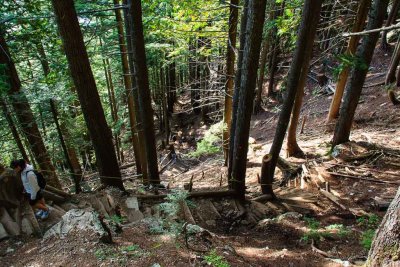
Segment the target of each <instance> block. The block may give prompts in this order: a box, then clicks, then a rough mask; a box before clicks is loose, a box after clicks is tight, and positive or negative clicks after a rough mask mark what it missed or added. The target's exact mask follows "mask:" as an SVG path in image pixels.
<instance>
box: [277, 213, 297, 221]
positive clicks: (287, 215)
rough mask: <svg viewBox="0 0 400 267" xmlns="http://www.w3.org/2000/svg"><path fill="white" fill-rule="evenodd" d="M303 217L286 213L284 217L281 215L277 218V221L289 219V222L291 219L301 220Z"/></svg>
mask: <svg viewBox="0 0 400 267" xmlns="http://www.w3.org/2000/svg"><path fill="white" fill-rule="evenodd" d="M301 217H303V215H302V214H300V213H298V212H286V213H284V214H282V215H279V216H278V217H277V221H278V222H281V221H284V220H287V219H289V220H290V219H294V220H299V219H300V218H301Z"/></svg>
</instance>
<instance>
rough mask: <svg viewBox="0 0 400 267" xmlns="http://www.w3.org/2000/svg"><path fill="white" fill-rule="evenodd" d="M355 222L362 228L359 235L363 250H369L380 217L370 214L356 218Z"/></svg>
mask: <svg viewBox="0 0 400 267" xmlns="http://www.w3.org/2000/svg"><path fill="white" fill-rule="evenodd" d="M357 223H358V225H359V226H360V227H361V228H363V229H364V231H363V232H362V233H361V236H360V244H361V245H362V246H363V248H364V249H365V250H369V249H370V248H371V246H372V241H373V239H374V236H375V232H376V229H377V228H378V226H379V223H380V218H379V217H378V216H377V215H376V214H370V215H366V216H362V217H360V218H358V219H357Z"/></svg>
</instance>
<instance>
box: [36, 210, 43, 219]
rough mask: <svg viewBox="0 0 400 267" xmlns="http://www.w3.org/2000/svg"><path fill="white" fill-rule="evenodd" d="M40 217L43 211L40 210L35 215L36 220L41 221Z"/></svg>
mask: <svg viewBox="0 0 400 267" xmlns="http://www.w3.org/2000/svg"><path fill="white" fill-rule="evenodd" d="M42 215H43V210H40V209H39V210H38V211H37V212H36V213H35V217H36V219H41V218H42Z"/></svg>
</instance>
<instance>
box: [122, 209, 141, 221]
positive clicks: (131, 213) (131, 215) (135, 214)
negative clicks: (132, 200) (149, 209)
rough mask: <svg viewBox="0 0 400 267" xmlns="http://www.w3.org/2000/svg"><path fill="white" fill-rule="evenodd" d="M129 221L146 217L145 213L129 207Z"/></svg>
mask: <svg viewBox="0 0 400 267" xmlns="http://www.w3.org/2000/svg"><path fill="white" fill-rule="evenodd" d="M126 215H127V216H128V221H129V222H137V221H140V220H142V219H143V218H144V215H143V213H142V212H141V211H140V210H135V209H129V210H127V214H126Z"/></svg>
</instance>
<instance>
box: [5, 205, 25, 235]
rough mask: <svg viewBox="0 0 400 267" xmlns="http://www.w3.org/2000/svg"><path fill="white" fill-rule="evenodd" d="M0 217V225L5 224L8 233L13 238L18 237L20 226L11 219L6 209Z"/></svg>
mask: <svg viewBox="0 0 400 267" xmlns="http://www.w3.org/2000/svg"><path fill="white" fill-rule="evenodd" d="M0 213H1V217H0V223H1V224H3V226H4V228H5V229H6V231H7V233H9V234H10V235H11V236H16V235H19V234H20V229H19V226H18V224H17V223H16V222H15V221H14V220H13V219H12V218H11V216H10V215H9V214H8V212H7V210H6V209H5V208H2V209H1V211H0Z"/></svg>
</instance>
